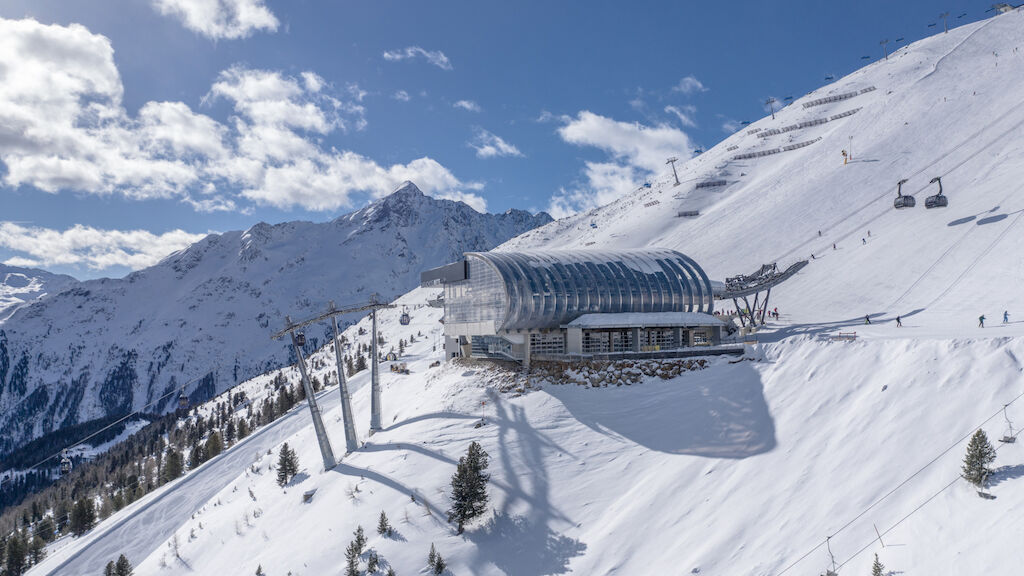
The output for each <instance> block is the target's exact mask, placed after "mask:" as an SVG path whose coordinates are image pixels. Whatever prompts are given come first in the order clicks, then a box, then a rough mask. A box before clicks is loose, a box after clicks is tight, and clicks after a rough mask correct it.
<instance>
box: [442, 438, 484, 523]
mask: <svg viewBox="0 0 1024 576" xmlns="http://www.w3.org/2000/svg"><path fill="white" fill-rule="evenodd" d="M487 464H488V456H487V452H484V449H483V448H481V447H480V444H478V443H476V442H471V443H470V444H469V449H468V450H467V451H466V455H465V456H463V457H461V458H459V465H458V467H457V468H456V471H455V475H454V476H452V507H451V508H449V509H448V521H449V522H452V521H455V522H456V523H457V524H458V533H459V534H462V531H463V527H464V525H465V523H466V522H468V521H470V520H472V519H473V518H476V517H477V516H480V515H481V514H483V513H484V512H485V511H486V510H487V482H488V481H489V480H490V479H491V476H490V475H489V474H485V473H484V470H486V469H487Z"/></svg>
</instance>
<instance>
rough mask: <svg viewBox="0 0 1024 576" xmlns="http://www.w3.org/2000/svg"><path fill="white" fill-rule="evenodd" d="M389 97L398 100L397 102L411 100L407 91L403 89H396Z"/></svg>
mask: <svg viewBox="0 0 1024 576" xmlns="http://www.w3.org/2000/svg"><path fill="white" fill-rule="evenodd" d="M391 97H392V98H394V99H395V100H398V101H399V102H408V101H409V100H411V97H410V96H409V93H408V92H406V91H405V90H398V91H396V92H395V93H394V94H392V95H391Z"/></svg>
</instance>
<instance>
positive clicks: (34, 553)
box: [28, 536, 46, 565]
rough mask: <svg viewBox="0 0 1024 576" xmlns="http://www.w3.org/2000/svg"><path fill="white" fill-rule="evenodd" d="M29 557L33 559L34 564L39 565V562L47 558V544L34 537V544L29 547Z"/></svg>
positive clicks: (31, 543) (30, 543)
mask: <svg viewBox="0 0 1024 576" xmlns="http://www.w3.org/2000/svg"><path fill="white" fill-rule="evenodd" d="M28 556H29V558H31V559H32V564H33V565H35V564H39V562H40V561H41V560H42V559H43V558H45V557H46V542H43V539H42V538H40V537H38V536H33V537H32V542H29V545H28Z"/></svg>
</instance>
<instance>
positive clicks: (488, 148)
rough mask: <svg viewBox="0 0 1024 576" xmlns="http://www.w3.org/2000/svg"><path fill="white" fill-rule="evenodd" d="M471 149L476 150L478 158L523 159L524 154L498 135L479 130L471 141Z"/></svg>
mask: <svg viewBox="0 0 1024 576" xmlns="http://www.w3.org/2000/svg"><path fill="white" fill-rule="evenodd" d="M468 144H469V147H470V148H472V149H474V150H476V157H477V158H497V157H499V156H517V157H521V156H522V155H523V153H522V152H520V151H519V149H518V148H516V147H515V146H513V145H512V144H509V143H508V142H506V141H505V140H504V139H502V138H501V137H500V136H498V135H497V134H494V133H492V132H488V131H487V130H484V129H483V128H477V130H476V136H475V137H474V138H473V139H472V140H471V141H469V143H468Z"/></svg>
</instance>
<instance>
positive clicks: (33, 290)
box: [0, 264, 78, 323]
mask: <svg viewBox="0 0 1024 576" xmlns="http://www.w3.org/2000/svg"><path fill="white" fill-rule="evenodd" d="M76 282H78V280H76V279H74V278H72V277H71V276H68V275H66V274H53V273H51V272H47V271H45V270H37V269H35V268H18V267H16V266H7V265H5V264H0V323H2V322H3V321H4V320H6V319H7V318H9V317H10V316H11V314H14V311H15V310H16V309H17V308H18V307H19V306H22V305H24V304H25V303H26V302H31V301H33V300H35V299H36V298H40V297H42V296H45V295H47V294H56V293H57V292H60V291H61V290H63V289H65V288H67V287H68V286H71V285H73V284H75V283H76Z"/></svg>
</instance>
